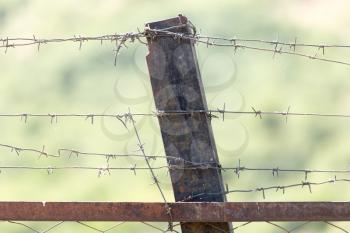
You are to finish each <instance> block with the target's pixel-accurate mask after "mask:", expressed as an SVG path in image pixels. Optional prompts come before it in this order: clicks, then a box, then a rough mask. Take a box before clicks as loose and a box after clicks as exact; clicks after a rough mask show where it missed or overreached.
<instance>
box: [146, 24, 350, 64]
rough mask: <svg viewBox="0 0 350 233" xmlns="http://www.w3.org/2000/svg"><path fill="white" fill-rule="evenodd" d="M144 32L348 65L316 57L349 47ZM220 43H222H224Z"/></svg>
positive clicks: (169, 32) (149, 34)
mask: <svg viewBox="0 0 350 233" xmlns="http://www.w3.org/2000/svg"><path fill="white" fill-rule="evenodd" d="M186 26H188V25H187V24H185V25H183V27H186ZM145 32H146V35H147V34H148V35H147V36H148V37H150V38H151V39H153V38H156V37H161V36H167V37H169V36H170V37H173V38H174V39H178V40H181V39H185V40H190V41H193V42H196V43H200V44H205V45H206V46H207V47H209V46H216V47H232V48H233V49H234V52H235V53H236V52H237V50H238V49H247V50H254V51H261V52H270V53H272V54H273V57H275V55H276V54H286V55H293V56H298V57H304V58H309V59H312V60H318V61H323V62H329V63H337V64H341V65H347V66H349V65H350V63H349V62H345V61H341V60H333V59H329V58H321V57H318V52H319V50H322V54H323V55H325V48H345V49H347V48H350V46H349V45H335V44H334V45H330V44H305V43H297V42H296V39H295V40H294V43H289V42H279V41H278V40H274V41H267V40H260V39H240V38H225V37H217V36H201V35H196V34H194V35H188V34H184V33H177V32H172V31H168V30H166V29H162V30H157V29H146V30H145ZM220 41H223V42H225V43H223V42H220ZM239 42H240V43H239ZM244 42H255V43H260V44H261V43H262V44H267V45H272V46H273V48H266V47H257V46H251V45H247V44H243V43H244ZM278 46H280V47H278ZM283 46H288V47H289V50H283V49H284V47H283ZM297 47H314V48H317V51H316V53H315V54H314V55H309V54H305V53H301V52H296V48H297ZM292 49H293V50H292Z"/></svg>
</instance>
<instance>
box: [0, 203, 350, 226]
mask: <svg viewBox="0 0 350 233" xmlns="http://www.w3.org/2000/svg"><path fill="white" fill-rule="evenodd" d="M168 204H169V206H170V208H171V214H172V220H173V221H174V222H247V221H275V222H277V221H350V202H224V203H222V202H221V203H219V202H210V203H209V202H183V203H179V202H178V203H168ZM0 220H4V221H128V222H143V221H147V222H168V221H169V215H168V213H167V212H166V209H165V208H164V203H142V202H47V203H45V202H0Z"/></svg>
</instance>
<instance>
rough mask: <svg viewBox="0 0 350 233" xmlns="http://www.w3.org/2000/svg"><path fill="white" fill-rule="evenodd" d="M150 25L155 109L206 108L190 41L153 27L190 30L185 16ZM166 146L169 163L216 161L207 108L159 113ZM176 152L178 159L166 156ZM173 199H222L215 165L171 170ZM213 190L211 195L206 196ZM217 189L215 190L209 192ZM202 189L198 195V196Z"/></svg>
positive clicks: (199, 228) (187, 232) (187, 230)
mask: <svg viewBox="0 0 350 233" xmlns="http://www.w3.org/2000/svg"><path fill="white" fill-rule="evenodd" d="M147 27H148V28H150V29H153V31H150V35H149V37H148V47H149V54H148V55H147V63H148V68H149V73H150V77H151V84H152V89H153V95H154V100H155V104H156V108H157V110H161V111H191V110H203V109H207V103H206V99H205V95H204V91H203V85H202V80H201V75H200V71H199V68H198V62H197V57H196V52H195V47H194V44H193V41H190V40H188V39H187V40H186V39H183V38H174V37H171V36H166V35H164V33H163V34H162V33H161V32H157V33H155V32H154V30H167V31H171V32H176V33H183V34H186V35H189V34H190V33H192V29H191V27H190V26H189V24H188V20H187V18H186V17H184V16H181V15H180V16H179V17H176V18H172V19H168V20H164V21H159V22H153V23H149V24H147ZM158 120H159V124H160V128H161V133H162V138H163V143H164V148H165V152H166V155H167V156H168V157H169V158H168V163H169V164H170V165H177V166H184V167H186V166H189V164H186V163H181V162H179V161H183V160H185V161H190V162H195V163H202V164H203V163H204V164H210V165H211V166H214V167H218V166H219V161H218V156H217V151H216V146H215V141H214V137H213V132H212V128H211V123H210V116H208V115H207V114H206V113H194V114H192V115H160V116H159V117H158ZM174 157H178V158H181V159H182V160H174V159H170V158H174ZM170 177H171V181H172V185H173V190H174V196H175V200H176V201H183V200H186V201H197V202H201V201H203V202H224V201H225V200H226V198H225V195H223V194H222V193H223V192H224V187H223V182H222V176H221V171H220V170H219V169H217V170H216V169H207V170H204V169H198V170H195V169H193V170H170ZM206 193H207V194H208V193H211V195H206ZM215 193H217V194H216V195H213V194H215ZM198 194H201V195H198ZM184 220H186V222H187V223H186V224H183V225H182V232H183V233H200V232H222V231H225V232H227V231H229V230H230V224H228V223H226V224H225V223H217V224H215V223H214V224H212V226H208V225H206V224H192V223H189V222H190V220H189V219H184Z"/></svg>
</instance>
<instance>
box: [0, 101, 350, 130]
mask: <svg viewBox="0 0 350 233" xmlns="http://www.w3.org/2000/svg"><path fill="white" fill-rule="evenodd" d="M290 109H291V107H290V106H289V107H288V108H287V110H286V111H262V110H258V108H256V107H251V111H235V110H229V109H226V108H225V105H224V106H223V108H216V109H198V110H174V111H171V110H156V111H153V112H146V113H115V114H96V113H91V114H83V113H72V114H70V113H67V114H63V113H58V114H56V113H48V114H36V113H13V114H11V113H0V118H7V117H9V118H20V120H21V121H24V122H25V123H27V122H28V120H29V118H30V117H33V118H48V119H50V122H51V123H54V122H55V123H58V118H60V117H62V118H83V119H85V120H90V122H91V124H94V122H95V118H112V119H117V120H118V121H120V122H121V123H122V124H123V126H125V127H126V128H127V124H128V123H129V122H130V119H131V118H133V117H162V116H171V115H186V116H192V115H194V114H200V113H205V114H207V115H208V116H209V117H211V118H220V117H219V116H218V115H215V114H220V116H221V118H222V119H223V120H225V115H253V116H255V117H259V118H260V119H262V117H263V116H283V117H285V119H286V121H288V117H291V116H294V117H324V118H350V114H344V113H342V114H336V113H317V112H293V111H290Z"/></svg>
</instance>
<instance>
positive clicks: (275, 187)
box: [180, 176, 350, 202]
mask: <svg viewBox="0 0 350 233" xmlns="http://www.w3.org/2000/svg"><path fill="white" fill-rule="evenodd" d="M349 182H350V179H346V178H341V179H339V178H337V177H336V176H334V178H332V179H329V180H325V181H320V182H311V181H301V182H299V183H294V184H287V185H272V186H267V187H258V188H252V189H229V187H228V185H226V191H225V192H219V193H208V192H204V193H198V194H193V195H190V196H188V197H186V198H185V199H183V200H181V201H180V202H185V201H189V200H192V199H193V198H199V199H201V196H207V195H210V196H212V195H220V194H221V195H226V194H232V193H256V192H261V193H262V196H263V199H265V198H266V191H269V190H275V191H276V192H278V191H280V190H281V191H282V193H283V194H285V192H286V190H288V189H291V188H296V187H301V188H304V187H307V188H308V190H309V192H310V193H312V187H313V186H322V185H326V184H335V183H349Z"/></svg>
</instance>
